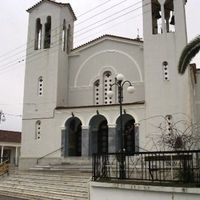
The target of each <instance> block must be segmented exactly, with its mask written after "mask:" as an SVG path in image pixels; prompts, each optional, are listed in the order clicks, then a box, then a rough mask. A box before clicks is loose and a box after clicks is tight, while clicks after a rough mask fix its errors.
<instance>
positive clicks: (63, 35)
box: [62, 19, 66, 51]
mask: <svg viewBox="0 0 200 200" xmlns="http://www.w3.org/2000/svg"><path fill="white" fill-rule="evenodd" d="M62 50H63V51H65V50H66V21H65V19H64V20H63V27H62Z"/></svg>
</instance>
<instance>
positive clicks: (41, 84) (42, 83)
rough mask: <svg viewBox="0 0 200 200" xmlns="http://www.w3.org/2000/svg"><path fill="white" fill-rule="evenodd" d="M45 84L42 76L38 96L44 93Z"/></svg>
mask: <svg viewBox="0 0 200 200" xmlns="http://www.w3.org/2000/svg"><path fill="white" fill-rule="evenodd" d="M43 85H44V81H43V77H42V76H40V77H39V79H38V96H42V95H43Z"/></svg>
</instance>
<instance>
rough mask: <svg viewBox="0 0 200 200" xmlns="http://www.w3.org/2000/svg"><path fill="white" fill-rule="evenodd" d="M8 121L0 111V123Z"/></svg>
mask: <svg viewBox="0 0 200 200" xmlns="http://www.w3.org/2000/svg"><path fill="white" fill-rule="evenodd" d="M4 121H6V118H5V114H4V113H3V111H2V110H0V123H1V122H4Z"/></svg>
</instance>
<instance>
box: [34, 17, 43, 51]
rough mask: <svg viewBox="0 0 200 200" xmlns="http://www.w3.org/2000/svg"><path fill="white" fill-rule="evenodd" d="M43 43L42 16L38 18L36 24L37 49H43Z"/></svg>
mask: <svg viewBox="0 0 200 200" xmlns="http://www.w3.org/2000/svg"><path fill="white" fill-rule="evenodd" d="M41 44H42V24H41V20H40V18H37V19H36V25H35V50H38V49H41Z"/></svg>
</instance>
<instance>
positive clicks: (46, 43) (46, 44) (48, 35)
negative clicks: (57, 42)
mask: <svg viewBox="0 0 200 200" xmlns="http://www.w3.org/2000/svg"><path fill="white" fill-rule="evenodd" d="M50 46H51V17H50V16H48V17H47V21H46V23H45V33H44V48H45V49H47V48H50Z"/></svg>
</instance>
